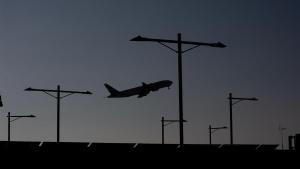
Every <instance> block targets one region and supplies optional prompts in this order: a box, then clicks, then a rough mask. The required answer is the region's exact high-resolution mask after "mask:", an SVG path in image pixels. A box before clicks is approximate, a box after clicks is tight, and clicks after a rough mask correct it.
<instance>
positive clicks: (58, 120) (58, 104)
mask: <svg viewBox="0 0 300 169" xmlns="http://www.w3.org/2000/svg"><path fill="white" fill-rule="evenodd" d="M56 98H57V137H56V142H58V143H59V142H60V85H58V86H57V97H56Z"/></svg>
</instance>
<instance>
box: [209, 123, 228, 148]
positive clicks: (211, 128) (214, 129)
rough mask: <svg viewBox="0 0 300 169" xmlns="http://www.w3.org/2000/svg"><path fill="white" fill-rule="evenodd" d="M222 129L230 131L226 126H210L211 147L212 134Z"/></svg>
mask: <svg viewBox="0 0 300 169" xmlns="http://www.w3.org/2000/svg"><path fill="white" fill-rule="evenodd" d="M222 129H228V127H226V126H224V127H211V125H209V127H208V133H209V145H211V144H212V139H211V137H212V134H213V133H214V132H216V131H217V130H222Z"/></svg>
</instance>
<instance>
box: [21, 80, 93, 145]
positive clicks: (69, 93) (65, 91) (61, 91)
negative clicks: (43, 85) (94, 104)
mask: <svg viewBox="0 0 300 169" xmlns="http://www.w3.org/2000/svg"><path fill="white" fill-rule="evenodd" d="M25 91H37V92H44V93H46V94H47V95H49V96H51V97H53V98H55V99H56V101H57V139H56V142H57V143H59V142H60V100H61V99H63V98H65V97H68V96H70V95H73V94H92V93H91V92H90V91H86V92H80V91H67V90H61V89H60V85H58V86H57V89H56V90H49V89H33V88H31V87H29V88H27V89H25ZM51 93H56V96H55V95H53V94H51ZM61 94H65V95H64V96H61Z"/></svg>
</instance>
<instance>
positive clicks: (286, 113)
mask: <svg viewBox="0 0 300 169" xmlns="http://www.w3.org/2000/svg"><path fill="white" fill-rule="evenodd" d="M299 7H300V2H299V1H298V0H286V1H282V0H272V1H271V0H242V1H241V0H226V1H224V0H186V1H179V0H165V1H158V0H157V1H153V0H151V1H150V0H148V1H147V0H126V1H116V0H101V1H100V0H26V1H23V0H0V23H1V24H0V37H1V38H0V58H1V62H0V82H1V84H0V93H1V95H2V97H3V102H4V106H5V107H3V108H2V109H1V114H2V116H1V118H0V140H5V139H6V135H7V132H6V129H7V127H6V124H7V122H6V118H5V117H6V113H7V112H8V111H11V112H12V113H15V114H24V113H25V114H27V113H29V114H31V113H33V114H35V115H37V117H38V118H36V119H34V120H33V119H30V120H28V119H27V120H26V119H22V120H20V121H17V122H15V123H14V124H13V128H12V139H14V140H38V141H40V140H43V141H47V140H48V141H55V139H56V138H55V136H56V133H55V131H56V128H55V127H56V107H55V106H56V105H55V100H54V99H52V98H50V97H48V96H47V95H45V94H43V93H29V92H25V91H24V89H25V88H27V87H29V86H31V87H35V88H49V89H52V88H53V89H54V88H55V87H56V85H58V84H60V85H61V86H62V88H63V89H66V90H83V91H85V90H90V91H92V92H94V95H92V96H81V95H74V96H71V97H69V98H66V99H65V100H63V102H62V141H92V142H150V143H157V142H160V140H161V138H160V118H161V116H162V115H164V116H165V117H166V118H169V119H176V118H178V97H177V93H178V89H177V88H178V86H177V58H176V55H175V54H174V53H172V52H171V51H169V50H168V49H165V48H163V47H162V46H160V45H158V44H153V43H134V42H130V41H129V40H130V39H131V38H133V37H135V36H137V35H143V36H148V37H157V38H167V39H175V38H176V36H177V33H179V32H180V33H182V36H183V39H184V40H191V41H203V42H216V41H222V42H223V43H225V44H227V45H228V47H227V48H225V49H216V48H207V47H201V48H198V49H196V50H193V51H191V52H189V53H186V54H185V55H184V58H183V71H184V72H183V79H184V84H183V85H184V113H185V114H184V116H185V119H186V120H188V121H189V123H187V125H186V127H185V138H186V142H187V143H207V142H208V129H207V128H208V125H209V124H212V125H214V126H223V125H229V107H228V101H227V100H226V98H227V97H228V93H229V92H233V94H234V96H241V97H244V96H245V97H253V96H255V97H258V98H259V99H260V101H259V102H255V103H253V102H243V103H240V104H238V105H236V106H235V107H234V126H235V128H234V131H235V142H236V143H280V134H279V132H278V125H279V124H281V125H282V126H284V127H286V128H287V129H288V130H287V131H286V134H287V135H288V134H295V133H299V132H300V125H299V124H300V123H299V119H300V115H299V112H300V108H299V100H300V92H299V86H300V77H299V74H298V73H299V71H300V59H299V55H300V48H299V47H298V40H299V38H300V33H299V30H300V12H299ZM165 79H167V80H172V81H174V82H175V83H174V85H173V87H172V89H171V90H161V91H159V92H156V93H151V94H150V95H149V96H148V97H145V98H143V99H136V98H128V99H105V98H104V97H105V96H107V95H108V92H107V91H106V90H105V88H104V86H103V84H104V83H110V84H111V85H112V86H114V87H116V88H117V89H120V90H122V89H127V88H130V87H135V86H137V85H140V84H141V82H146V83H150V82H154V81H159V80H165ZM166 132H167V133H166V141H167V142H169V143H177V142H178V126H177V125H176V124H174V125H172V126H168V128H167V129H166ZM213 139H214V140H213V141H214V142H216V143H229V132H228V131H220V132H218V133H216V134H215V135H214V137H213Z"/></svg>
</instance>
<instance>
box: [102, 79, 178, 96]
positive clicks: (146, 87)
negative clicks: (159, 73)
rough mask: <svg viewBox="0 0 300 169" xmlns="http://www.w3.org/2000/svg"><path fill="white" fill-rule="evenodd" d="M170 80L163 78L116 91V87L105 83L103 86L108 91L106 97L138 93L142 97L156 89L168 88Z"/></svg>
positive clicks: (170, 83)
mask: <svg viewBox="0 0 300 169" xmlns="http://www.w3.org/2000/svg"><path fill="white" fill-rule="evenodd" d="M172 83H173V82H172V81H170V80H163V81H159V82H155V83H150V84H146V83H144V82H143V83H142V86H139V87H135V88H131V89H128V90H124V91H118V90H117V89H115V88H113V87H111V86H110V85H109V84H107V83H105V84H104V86H105V87H106V89H107V90H108V91H109V93H110V95H109V96H107V98H124V97H130V96H134V95H138V98H142V97H144V96H147V95H148V94H149V93H150V92H151V91H152V92H154V91H158V90H159V89H161V88H164V87H168V89H170V86H171V85H172Z"/></svg>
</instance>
